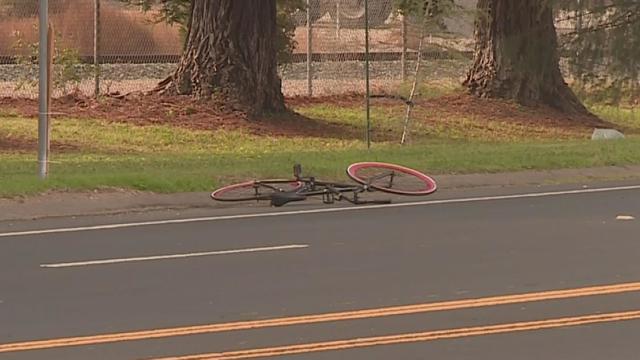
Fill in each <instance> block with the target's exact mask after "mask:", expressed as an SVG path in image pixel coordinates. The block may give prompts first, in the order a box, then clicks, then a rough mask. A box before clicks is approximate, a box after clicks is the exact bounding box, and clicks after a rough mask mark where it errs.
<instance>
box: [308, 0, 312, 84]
mask: <svg viewBox="0 0 640 360" xmlns="http://www.w3.org/2000/svg"><path fill="white" fill-rule="evenodd" d="M312 39H313V25H312V24H311V0H307V95H309V96H313V44H312Z"/></svg>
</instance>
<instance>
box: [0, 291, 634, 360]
mask: <svg viewBox="0 0 640 360" xmlns="http://www.w3.org/2000/svg"><path fill="white" fill-rule="evenodd" d="M634 291H640V282H633V283H622V284H614V285H602V286H593V287H585V288H576V289H567V290H552V291H543V292H535V293H525V294H515V295H502V296H492V297H485V298H476V299H463V300H453V301H443V302H436V303H426V304H415V305H405V306H393V307H386V308H377V309H365V310H355V311H345V312H335V313H326V314H317V315H303V316H292V317H284V318H275V319H265V320H255V321H239V322H231V323H221V324H209V325H197V326H185V327H176V328H166V329H155V330H142V331H131V332H122V333H112V334H101V335H91V336H80V337H69V338H58V339H49V340H35V341H26V342H18V343H9V344H0V353H3V352H10V351H26V350H36V349H47V348H56V347H64V346H78V345H93V344H102V343H110V342H120V341H135V340H146V339H156V338H163V337H174V336H185V335H197V334H207V333H215V332H223V331H234V330H246V329H258V328H266V327H275V326H289V325H299V324H313V323H320V322H328V321H344V320H355V319H364V318H374V317H382V316H393V315H407V314H417V313H427V312H433V311H444V310H457V309H467V308H477V307H486V306H497V305H508V304H517V303H524V302H534V301H548V300H558V299H567V298H576V297H584V296H595V295H611V294H619V293H626V292H634Z"/></svg>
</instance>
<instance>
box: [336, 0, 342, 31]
mask: <svg viewBox="0 0 640 360" xmlns="http://www.w3.org/2000/svg"><path fill="white" fill-rule="evenodd" d="M340 1H342V0H338V1H336V39H340Z"/></svg>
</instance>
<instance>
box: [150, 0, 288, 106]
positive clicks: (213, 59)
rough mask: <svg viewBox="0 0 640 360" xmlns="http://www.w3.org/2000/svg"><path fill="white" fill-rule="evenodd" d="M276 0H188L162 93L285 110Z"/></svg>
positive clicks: (236, 104) (233, 104)
mask: <svg viewBox="0 0 640 360" xmlns="http://www.w3.org/2000/svg"><path fill="white" fill-rule="evenodd" d="M276 36H277V25H276V0H192V5H191V18H190V22H189V30H188V34H187V42H186V46H185V50H184V52H183V55H182V60H181V61H180V65H179V67H178V69H177V70H176V72H175V73H174V75H173V76H172V77H171V78H169V79H167V80H166V81H165V82H163V83H161V84H160V86H161V90H162V91H163V92H164V93H170V94H179V95H193V96H195V97H198V98H209V97H212V96H213V97H222V98H223V99H224V101H227V102H229V103H230V104H231V105H232V106H235V107H236V108H239V109H241V110H243V111H246V112H247V113H248V114H250V115H260V114H263V113H266V112H279V111H283V110H285V105H284V97H283V95H282V89H281V81H280V78H279V77H278V63H277V49H276V45H275V44H276V41H275V39H276Z"/></svg>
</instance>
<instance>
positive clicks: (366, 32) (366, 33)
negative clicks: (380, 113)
mask: <svg viewBox="0 0 640 360" xmlns="http://www.w3.org/2000/svg"><path fill="white" fill-rule="evenodd" d="M336 17H340V16H336ZM364 38H365V39H364V46H365V50H364V66H365V71H364V73H365V87H366V101H365V103H366V105H365V106H366V110H367V115H366V118H367V133H366V136H365V137H366V139H367V149H370V148H371V100H370V95H371V90H370V85H369V0H364Z"/></svg>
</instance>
